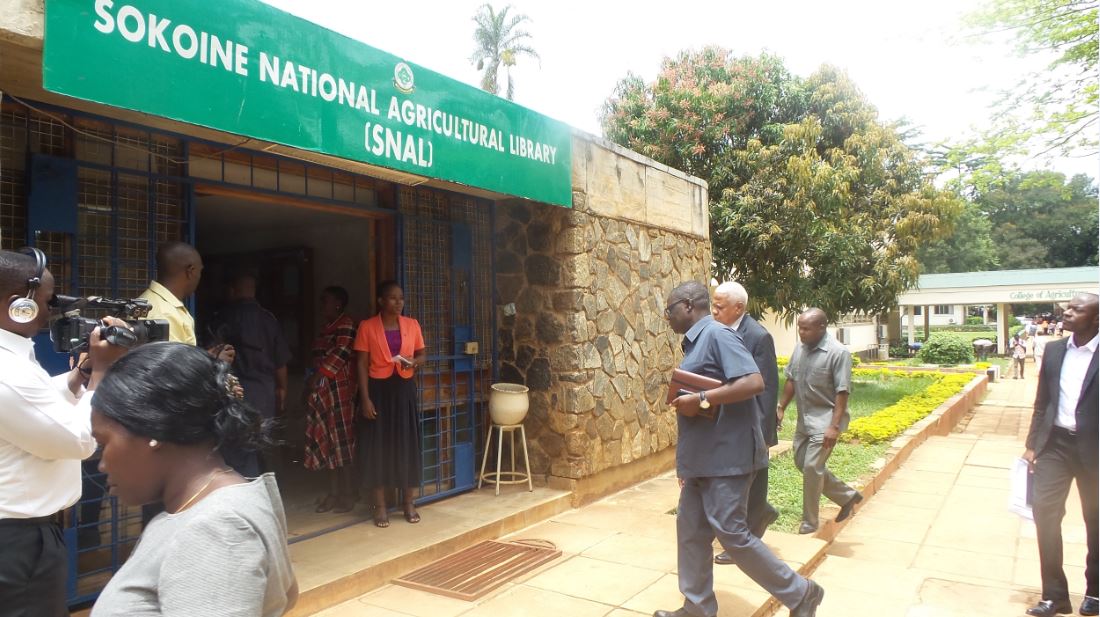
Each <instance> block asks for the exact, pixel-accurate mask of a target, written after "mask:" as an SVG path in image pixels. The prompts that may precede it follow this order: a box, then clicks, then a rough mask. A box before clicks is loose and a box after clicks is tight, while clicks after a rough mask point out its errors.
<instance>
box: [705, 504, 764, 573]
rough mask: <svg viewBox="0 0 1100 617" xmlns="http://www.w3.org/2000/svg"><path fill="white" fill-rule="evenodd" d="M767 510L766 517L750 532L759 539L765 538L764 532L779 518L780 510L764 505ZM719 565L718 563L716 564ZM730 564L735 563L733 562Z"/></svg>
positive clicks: (761, 518)
mask: <svg viewBox="0 0 1100 617" xmlns="http://www.w3.org/2000/svg"><path fill="white" fill-rule="evenodd" d="M764 507H765V508H767V510H765V511H764V516H761V517H760V520H759V521H757V522H756V525H755V526H754V527H753V528H752V529H750V530H749V533H751V534H752V535H754V536H756V537H757V538H763V537H764V532H765V531H767V530H768V527H770V526H771V524H772V523H774V522H775V521H776V519H778V518H779V510H776V509H775V508H774V507H772V505H771V504H770V503H769V504H765V505H764ZM716 563H717V562H716ZM730 563H733V562H732V561H731V562H730Z"/></svg>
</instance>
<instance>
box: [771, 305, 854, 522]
mask: <svg viewBox="0 0 1100 617" xmlns="http://www.w3.org/2000/svg"><path fill="white" fill-rule="evenodd" d="M827 325H828V319H827V318H826V317H825V311H822V310H821V309H819V308H811V309H808V310H806V311H804V312H803V313H802V314H801V315H799V316H798V338H799V340H800V341H801V342H802V344H801V345H797V346H795V349H794V353H792V354H791V359H790V362H788V364H787V368H786V369H785V371H786V375H787V384H786V385H785V386H783V399H782V400H781V401H780V402H779V409H778V411H777V415H778V417H779V421H780V422H782V421H783V415H784V412H785V411H786V409H787V406H788V405H790V403H791V399H795V400H796V401H797V403H798V423H797V424H796V425H795V433H794V441H793V443H792V446H791V447H792V448H793V450H794V464H795V466H797V467H798V470H799V471H801V472H802V524H801V525H799V528H798V533H802V534H806V533H813V532H815V531H817V529H818V510H819V508H820V502H821V495H822V493H824V495H825V496H826V497H828V498H829V499H830V500H832V501H833V502H834V503H836V504H837V505H839V506H840V512H839V513H838V514H837V516H836V522H838V523H839V522H841V521H843V520H845V519H847V518H848V517H849V516H851V515H852V512H853V510H854V509H855V507H856V505H858V504H859V502H861V501H863V495H860V494H859V493H858V492H857V491H856V490H855V489H854V488H852V487H850V486H848V485H847V484H845V483H844V482H841V481H840V479H839V478H837V477H836V476H834V475H833V473H832V472H831V471H829V469H828V467H827V466H826V464H827V463H828V462H829V456H831V455H832V453H833V447H834V446H836V441H837V438H838V437H840V434H841V433H843V432H844V431H846V430H847V429H848V420H849V415H848V394H849V393H850V392H851V384H852V355H851V354H850V353H849V352H848V348H847V347H845V346H844V345H842V344H840V342H839V341H837V340H836V339H835V338H833V337H832V336H830V335H829V332H828V330H827V329H826V328H827Z"/></svg>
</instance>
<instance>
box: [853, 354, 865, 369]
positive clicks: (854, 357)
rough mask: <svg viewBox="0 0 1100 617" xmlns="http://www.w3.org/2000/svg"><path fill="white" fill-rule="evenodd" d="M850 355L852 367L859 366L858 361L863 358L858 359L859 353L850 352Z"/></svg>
mask: <svg viewBox="0 0 1100 617" xmlns="http://www.w3.org/2000/svg"><path fill="white" fill-rule="evenodd" d="M851 356H852V368H855V367H857V366H859V363H860V362H862V361H863V360H860V359H859V354H857V353H854V354H851Z"/></svg>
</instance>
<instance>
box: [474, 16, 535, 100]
mask: <svg viewBox="0 0 1100 617" xmlns="http://www.w3.org/2000/svg"><path fill="white" fill-rule="evenodd" d="M511 8H512V5H510V4H509V5H507V6H505V7H504V8H503V9H501V10H500V12H499V13H498V12H497V11H495V10H494V9H493V7H492V5H489V4H483V5H481V7H480V8H479V9H478V10H477V14H476V15H474V23H476V24H477V28H475V29H474V41H475V42H476V43H477V50H476V51H475V52H474V54H473V55H472V56H470V62H472V63H474V64H476V65H477V70H479V71H484V72H483V73H482V75H481V89H482V90H485V91H486V92H492V93H493V94H497V93H498V92H500V82H499V81H498V79H497V75H498V73H499V72H500V67H501V66H503V67H504V73H505V74H506V75H507V76H508V87H507V89H506V96H507V97H508V100H512V96H513V95H514V94H515V85H514V84H513V83H512V67H513V66H515V65H516V60H517V59H518V58H519V57H520V56H524V55H526V56H530V57H532V58H535V59H536V60H539V55H538V53H536V52H535V50H534V49H532V48H531V47H530V46H529V45H527V44H526V43H525V41H527V40H529V39H530V38H531V34H530V33H528V32H527V31H526V30H520V29H518V26H519V25H520V24H522V23H523V22H525V21H526V22H529V21H531V19H530V18H529V17H527V16H526V15H513V16H512V17H511V18H509V17H508V11H509V9H511Z"/></svg>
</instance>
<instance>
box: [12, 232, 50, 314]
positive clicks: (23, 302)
mask: <svg viewBox="0 0 1100 617" xmlns="http://www.w3.org/2000/svg"><path fill="white" fill-rule="evenodd" d="M19 252H20V253H22V254H24V255H30V256H32V257H34V276H32V277H31V278H29V279H27V295H26V296H24V297H22V298H16V299H15V300H12V301H11V304H9V305H8V317H10V318H11V320H12V321H14V322H15V323H30V322H32V321H34V320H35V319H38V303H37V302H35V301H34V292H35V291H36V290H37V289H38V286H39V285H41V284H42V275H43V274H45V272H46V254H45V253H43V252H42V251H40V250H38V249H36V248H34V247H33V246H25V247H23V248H21V249H19Z"/></svg>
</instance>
